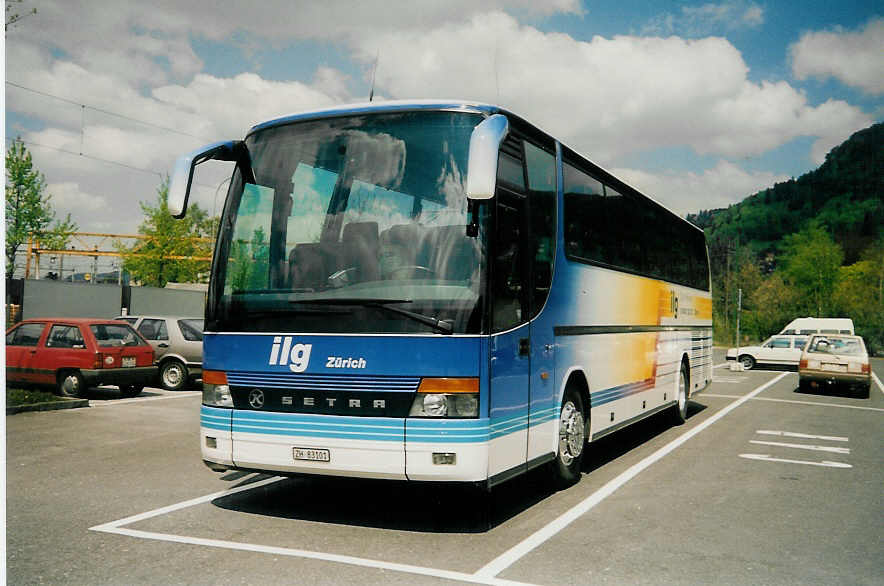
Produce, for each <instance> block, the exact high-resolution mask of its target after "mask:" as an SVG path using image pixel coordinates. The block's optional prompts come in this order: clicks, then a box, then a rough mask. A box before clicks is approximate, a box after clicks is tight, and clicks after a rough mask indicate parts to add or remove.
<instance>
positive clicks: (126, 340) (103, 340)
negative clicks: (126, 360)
mask: <svg viewBox="0 0 884 586" xmlns="http://www.w3.org/2000/svg"><path fill="white" fill-rule="evenodd" d="M89 329H90V330H92V335H93V336H95V341H96V342H97V343H98V345H99V346H101V347H105V348H107V347H111V346H143V345H146V344H147V342H145V341H144V340H143V339H142V338H141V336H139V335H138V333H137V332H136V331H135V330H133V329H132V326H130V325H128V324H94V325H91V326H89Z"/></svg>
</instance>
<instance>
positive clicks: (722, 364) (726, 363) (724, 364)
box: [712, 362, 730, 368]
mask: <svg viewBox="0 0 884 586" xmlns="http://www.w3.org/2000/svg"><path fill="white" fill-rule="evenodd" d="M728 364H730V362H722V363H721V364H716V365H715V366H713V367H712V368H721V367H722V366H727V365H728Z"/></svg>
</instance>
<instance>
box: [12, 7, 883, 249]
mask: <svg viewBox="0 0 884 586" xmlns="http://www.w3.org/2000/svg"><path fill="white" fill-rule="evenodd" d="M8 4H9V3H7V5H8ZM32 8H36V9H37V13H36V14H27V13H28V12H29V11H30V10H31V9H32ZM12 12H17V13H20V14H27V15H26V16H24V18H22V19H21V20H20V21H18V22H17V23H16V24H14V25H13V26H12V27H10V28H9V29H8V30H7V31H6V37H5V47H4V48H5V54H6V69H5V80H6V91H5V139H6V141H5V145H6V146H7V147H8V146H9V141H10V140H12V139H13V138H15V137H21V139H22V140H23V141H24V142H25V144H26V146H27V147H28V148H29V150H30V151H31V152H32V154H33V157H34V162H35V165H36V167H37V168H38V169H39V170H40V171H41V172H42V173H43V174H44V175H45V177H46V182H47V186H48V189H47V191H48V192H49V193H50V194H51V195H52V202H53V204H54V206H55V209H56V211H57V213H58V215H59V216H60V217H64V216H65V215H66V214H68V213H70V214H71V217H72V219H73V220H74V221H75V222H76V223H77V224H78V225H79V227H80V229H81V230H83V231H90V232H113V233H127V234H128V233H135V232H136V231H137V229H138V226H139V224H140V223H141V222H142V220H143V217H142V213H141V208H140V207H139V202H148V203H153V202H155V200H156V189H157V187H158V186H159V184H160V181H161V180H162V177H163V176H164V175H165V174H167V173H170V172H171V169H172V166H173V164H174V160H175V158H176V157H177V156H179V155H181V154H183V153H186V152H189V151H191V150H193V149H195V148H197V147H200V146H202V145H203V144H206V143H209V142H214V141H217V140H227V139H236V138H242V137H244V135H245V134H246V132H247V131H248V129H249V128H250V127H251V126H252V125H254V124H256V123H259V122H262V121H265V120H269V119H273V118H276V117H279V116H284V115H288V114H292V113H295V112H299V111H303V110H309V109H315V108H321V107H325V106H334V105H337V104H343V103H352V102H362V101H366V100H367V98H368V95H369V92H370V90H371V80H372V78H373V79H374V99H375V100H385V99H411V98H416V99H417V98H421V99H422V98H446V99H448V98H456V99H465V100H476V101H481V102H486V103H492V104H498V105H500V106H503V107H505V108H507V109H510V110H512V111H514V112H515V113H517V114H519V115H521V116H522V117H524V118H526V119H528V120H530V121H532V122H533V123H535V124H537V125H538V126H540V127H541V128H543V129H544V130H546V131H547V132H549V133H550V134H552V135H554V136H555V137H557V138H558V139H560V140H561V141H562V142H564V143H565V144H567V145H568V146H570V147H571V148H573V149H575V150H577V151H578V152H581V153H582V154H584V155H585V156H586V157H587V158H589V159H590V160H592V161H593V162H595V163H596V164H599V165H601V166H602V167H604V168H606V169H608V170H609V171H611V172H612V173H614V174H615V175H617V176H618V177H620V178H621V179H623V180H625V181H626V182H627V183H629V184H631V185H633V186H634V187H636V188H638V189H639V190H641V191H643V192H644V193H646V194H648V195H649V196H651V197H653V198H654V199H656V200H657V201H659V202H661V203H663V204H664V205H666V206H667V207H669V208H670V209H672V210H673V211H675V212H676V213H678V214H680V215H685V214H687V213H690V212H696V211H699V210H701V209H711V208H718V207H726V206H728V205H730V204H733V203H736V202H738V201H740V200H742V199H743V198H745V197H747V196H748V195H751V194H752V193H755V192H757V191H759V190H761V189H764V188H766V187H769V186H771V185H773V184H774V183H777V182H780V181H785V180H788V179H789V178H791V177H798V176H800V175H801V174H803V173H806V172H807V171H810V170H813V169H815V168H816V167H818V166H819V165H820V164H821V163H822V162H823V161H824V160H825V155H826V153H827V152H828V151H829V150H830V149H831V148H832V147H834V146H836V145H838V144H840V143H841V142H843V141H844V140H845V139H847V138H848V137H849V136H850V135H851V134H853V133H854V132H856V131H857V130H860V129H862V128H866V127H868V126H870V125H871V124H874V123H876V122H880V121H881V120H882V119H884V5H882V4H881V3H880V0H879V1H877V2H875V1H869V2H859V1H856V2H854V1H850V0H842V1H839V2H828V1H821V0H807V1H806V2H802V3H796V2H791V1H790V2H754V1H748V0H725V1H722V2H666V1H657V2H647V1H646V0H611V1H607V0H605V1H593V0H546V1H544V2H536V1H534V0H447V1H444V2H441V1H439V2H429V1H421V0H383V1H371V0H361V1H344V0H324V1H322V2H318V1H303V0H264V1H262V2H236V1H233V0H218V1H213V0H190V1H188V2H181V1H180V0H168V1H167V0H152V1H151V2H143V1H139V2H134V1H128V0H113V1H110V0H108V1H99V0H92V1H77V0H23V2H21V3H20V4H15V5H14V6H13V7H12ZM9 15H10V11H9V9H7V19H8V17H9ZM228 173H229V168H228V167H227V165H226V164H222V163H208V164H206V165H202V166H201V168H200V170H199V172H198V175H197V177H196V182H197V187H196V192H195V194H194V198H195V200H196V201H197V202H198V203H199V204H200V205H201V206H202V207H203V208H204V209H208V210H209V212H210V213H212V212H215V211H220V208H221V205H222V201H220V200H223V197H224V193H225V188H226V184H225V183H224V179H225V177H226V175H227V174H228ZM191 201H193V199H192V200H191Z"/></svg>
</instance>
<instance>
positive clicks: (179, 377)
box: [160, 360, 187, 391]
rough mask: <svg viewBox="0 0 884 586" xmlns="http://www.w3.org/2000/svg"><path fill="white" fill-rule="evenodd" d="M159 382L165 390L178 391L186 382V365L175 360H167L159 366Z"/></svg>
mask: <svg viewBox="0 0 884 586" xmlns="http://www.w3.org/2000/svg"><path fill="white" fill-rule="evenodd" d="M160 384H161V385H162V386H163V388H164V389H166V390H167V391H178V390H181V389H182V388H184V385H185V384H187V367H185V366H184V365H183V364H181V363H180V362H179V361H177V360H167V361H166V362H164V363H163V364H162V366H160Z"/></svg>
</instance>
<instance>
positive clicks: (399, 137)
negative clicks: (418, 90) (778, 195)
mask: <svg viewBox="0 0 884 586" xmlns="http://www.w3.org/2000/svg"><path fill="white" fill-rule="evenodd" d="M210 159H220V160H227V161H235V167H234V171H233V176H232V179H231V181H230V187H229V191H228V193H227V199H226V203H225V205H224V210H223V216H222V218H221V224H220V229H219V233H218V240H217V244H216V248H215V254H214V261H213V263H212V274H211V283H210V285H209V293H208V299H207V306H206V322H205V324H206V325H205V327H206V332H205V337H204V370H203V389H204V390H203V400H202V407H201V410H200V441H201V448H202V457H203V459H204V461H205V462H206V464H207V465H208V466H209V467H210V468H211V469H213V470H217V471H223V470H229V469H238V470H249V471H262V472H268V473H273V474H281V475H285V474H320V475H332V476H335V475H336V476H358V477H365V478H388V479H401V480H415V481H463V482H470V483H476V484H479V485H481V486H485V487H491V486H493V485H495V484H498V483H500V482H503V481H505V480H507V479H509V478H512V477H514V476H516V475H519V474H521V473H524V472H526V471H527V470H530V469H532V468H535V467H538V466H542V465H544V466H547V467H548V470H549V472H550V474H551V475H552V476H553V477H554V478H555V479H557V481H558V483H559V484H560V485H567V484H570V483H572V482H575V481H576V480H578V479H579V477H580V467H581V459H582V457H583V454H584V449H585V446H586V444H587V442H591V441H593V440H595V439H597V438H599V437H602V436H604V435H606V434H609V433H611V432H614V431H616V430H618V429H621V428H623V427H624V426H627V425H629V424H631V423H634V422H636V421H639V420H641V419H643V418H645V417H648V416H650V415H652V414H655V413H658V412H660V411H664V410H670V411H671V414H672V416H673V418H674V419H675V420H676V422H680V421H683V420H684V419H685V417H686V414H687V402H688V400H689V398H690V397H691V395H692V393H694V392H697V391H699V390H701V389H703V388H704V387H705V386H706V385H707V384H708V383H709V381H710V380H711V377H712V364H711V356H712V316H711V314H712V310H711V297H710V280H709V265H708V255H707V252H706V244H705V239H704V236H703V232H702V231H701V230H699V229H697V228H696V227H694V226H692V225H691V224H689V223H688V222H686V221H685V220H683V219H681V218H679V217H678V216H676V215H675V214H673V213H671V212H669V211H667V210H666V209H665V208H663V207H662V206H661V205H659V204H657V203H655V202H654V201H652V200H650V199H648V198H647V197H645V196H643V195H642V194H640V193H638V192H637V191H636V190H635V189H633V188H631V187H629V186H628V185H626V184H625V183H623V182H622V181H620V180H618V179H617V178H616V177H614V176H612V175H611V174H610V173H608V172H606V171H604V170H603V169H601V168H599V167H598V166H596V165H594V164H592V163H591V162H590V161H588V160H587V159H585V158H584V157H582V156H581V155H579V154H577V153H576V152H574V151H573V150H571V149H569V148H568V147H566V146H565V145H563V144H562V143H560V142H559V141H558V140H556V139H555V138H553V137H551V136H549V135H548V134H546V133H544V132H543V131H541V130H539V129H538V128H537V127H536V126H533V125H532V124H530V123H529V122H527V121H526V120H524V119H522V118H520V117H519V116H517V115H515V114H513V113H511V112H508V111H505V110H503V109H501V108H498V107H495V106H489V105H483V104H477V103H467V102H449V101H439V102H426V101H419V102H386V103H372V104H362V105H356V106H350V107H340V108H334V109H328V110H322V111H315V112H309V113H303V114H297V115H294V116H290V117H286V118H281V119H278V120H273V121H270V122H266V123H263V124H259V125H257V126H255V127H254V128H252V129H251V131H250V132H249V133H248V135H247V136H246V138H245V140H237V141H230V142H219V143H215V144H212V145H209V146H207V147H205V148H202V149H199V150H197V151H195V152H193V153H191V154H189V155H186V156H183V157H181V158H180V159H179V160H178V162H177V164H176V168H175V173H174V175H173V178H172V182H171V185H170V196H169V202H170V209H171V210H172V213H173V215H176V216H177V217H181V216H182V215H183V214H184V213H185V212H186V208H187V199H188V193H189V190H190V185H191V182H192V177H193V169H194V167H195V165H197V164H199V163H201V162H203V161H207V160H210Z"/></svg>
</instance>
